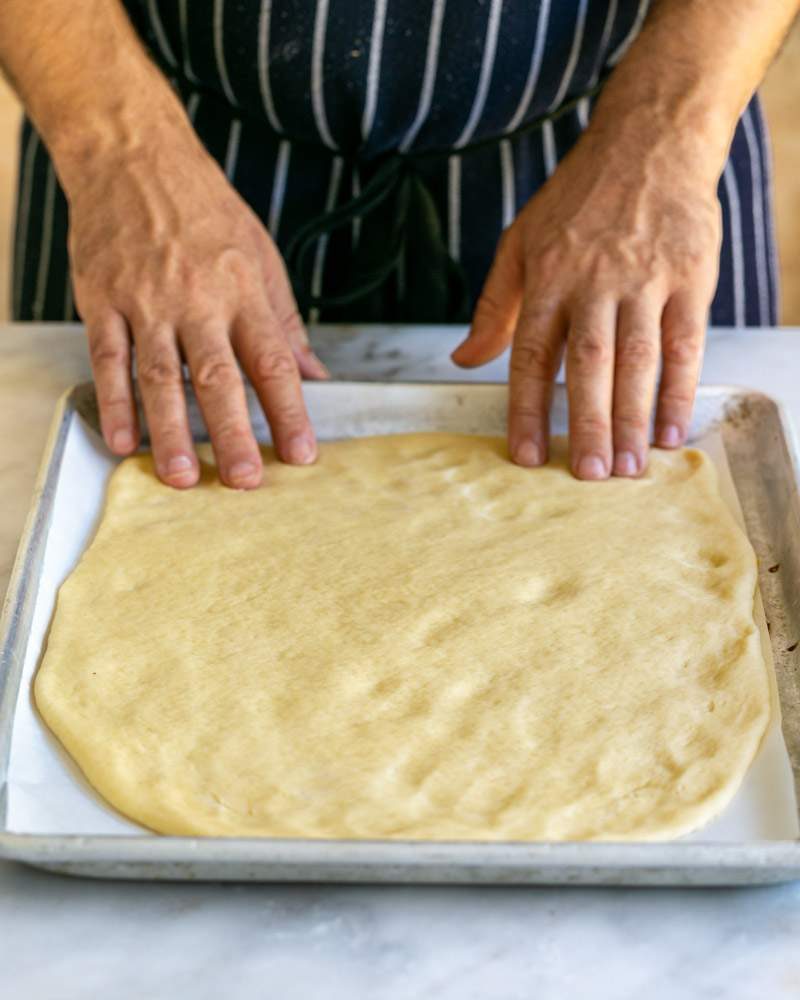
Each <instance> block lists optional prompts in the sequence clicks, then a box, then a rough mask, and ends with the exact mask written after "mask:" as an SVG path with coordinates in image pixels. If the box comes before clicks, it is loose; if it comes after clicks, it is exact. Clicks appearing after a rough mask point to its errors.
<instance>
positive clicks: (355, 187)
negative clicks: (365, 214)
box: [350, 163, 361, 250]
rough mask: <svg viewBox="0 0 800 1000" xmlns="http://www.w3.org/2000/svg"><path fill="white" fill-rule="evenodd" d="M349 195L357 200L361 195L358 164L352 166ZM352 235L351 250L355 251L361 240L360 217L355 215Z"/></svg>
mask: <svg viewBox="0 0 800 1000" xmlns="http://www.w3.org/2000/svg"><path fill="white" fill-rule="evenodd" d="M350 194H351V195H352V196H353V198H357V197H358V196H359V195H360V194H361V174H360V173H359V172H358V164H357V163H354V164H353V176H352V178H351V181H350ZM352 232H353V235H352V237H351V239H352V241H353V249H354V250H355V249H356V247H357V246H358V244H359V241H360V239H361V216H360V215H357V216H355V218H354V219H353V227H352Z"/></svg>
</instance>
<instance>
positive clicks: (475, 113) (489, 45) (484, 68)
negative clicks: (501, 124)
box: [455, 0, 503, 149]
mask: <svg viewBox="0 0 800 1000" xmlns="http://www.w3.org/2000/svg"><path fill="white" fill-rule="evenodd" d="M502 13H503V3H502V0H492V7H491V10H490V11H489V24H488V26H487V28H486V37H485V38H484V40H483V59H482V60H481V72H480V76H479V78H478V89H477V92H476V94H475V100H474V101H473V102H472V110H471V111H470V114H469V118H468V119H467V124H466V125H465V126H464V130H463V132H462V133H461V135H460V136H459V137H458V139H456V141H455V147H456V149H460V148H461V147H462V146H466V144H467V143H468V142H469V141H470V139H471V138H472V136H473V134H474V132H475V129H476V127H477V125H478V122H479V120H480V117H481V114H482V113H483V108H484V105H485V104H486V95H487V94H488V93H489V84H490V83H491V81H492V70H493V69H494V59H495V54H496V52H497V35H498V33H499V31H500V16H501V14H502Z"/></svg>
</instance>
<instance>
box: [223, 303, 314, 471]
mask: <svg viewBox="0 0 800 1000" xmlns="http://www.w3.org/2000/svg"><path fill="white" fill-rule="evenodd" d="M233 346H234V349H235V351H236V354H237V356H238V358H239V360H240V361H241V363H242V367H243V368H244V370H245V372H246V373H247V377H248V378H249V379H250V382H251V383H252V385H253V388H254V389H255V391H256V394H257V395H258V398H259V400H260V402H261V406H262V407H263V409H264V413H265V415H266V417H267V420H268V421H269V425H270V428H271V429H272V438H273V441H274V442H275V449H276V451H277V453H278V455H279V457H280V458H281V459H282V460H283V461H284V462H289V463H291V464H293V465H306V464H308V463H309V462H313V461H314V459H315V458H316V455H317V443H316V439H315V437H314V431H313V429H312V427H311V422H310V421H309V419H308V413H307V412H306V406H305V402H304V400H303V390H302V387H301V384H300V374H299V371H298V368H297V364H296V362H295V359H294V357H293V355H292V352H291V350H290V349H289V345H288V343H287V342H286V339H285V337H284V336H283V335H282V334H281V332H280V330H279V328H278V323H277V320H276V318H275V316H274V314H273V313H272V311H271V309H270V307H269V304H268V303H266V302H264V303H263V304H262V305H261V306H260V307H259V308H258V309H256V308H255V307H251V308H250V309H249V310H248V311H247V312H244V313H242V314H240V315H239V316H238V317H237V319H236V322H235V324H234V332H233Z"/></svg>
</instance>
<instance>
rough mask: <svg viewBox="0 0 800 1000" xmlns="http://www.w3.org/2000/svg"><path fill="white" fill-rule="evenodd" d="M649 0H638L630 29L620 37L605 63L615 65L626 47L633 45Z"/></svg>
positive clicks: (625, 50)
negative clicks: (618, 42) (620, 39)
mask: <svg viewBox="0 0 800 1000" xmlns="http://www.w3.org/2000/svg"><path fill="white" fill-rule="evenodd" d="M649 4H650V0H639V8H638V10H637V11H636V17H635V18H634V21H633V24H632V25H631V30H630V31H629V32H628V34H627V35H626V36H625V37H624V38H623V39H622V41H621V42H620V44H619V45H618V46H617V47H616V49H615V50H614V51H613V52H612V53H611V55H610V56H609V57H608V59H607V64H608V65H609V66H616V65H617V63H618V62H619V61H620V60H621V59H622V57H623V56H624V55H625V53H626V52H627V51H628V49H629V48H630V47H631V45H633V42H634V40H635V38H636V36H637V35H638V34H639V32H640V31H641V30H642V25H643V24H644V19H645V17H646V16H647V9H648V7H649Z"/></svg>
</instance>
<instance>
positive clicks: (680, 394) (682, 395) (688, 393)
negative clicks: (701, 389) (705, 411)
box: [658, 385, 694, 409]
mask: <svg viewBox="0 0 800 1000" xmlns="http://www.w3.org/2000/svg"><path fill="white" fill-rule="evenodd" d="M658 401H659V403H660V405H661V406H662V407H663V406H666V407H668V408H671V409H688V408H690V407H691V406H692V404H693V403H694V385H692V386H691V387H689V386H686V387H682V386H670V388H668V389H663V390H662V391H661V393H660V395H659V397H658Z"/></svg>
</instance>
